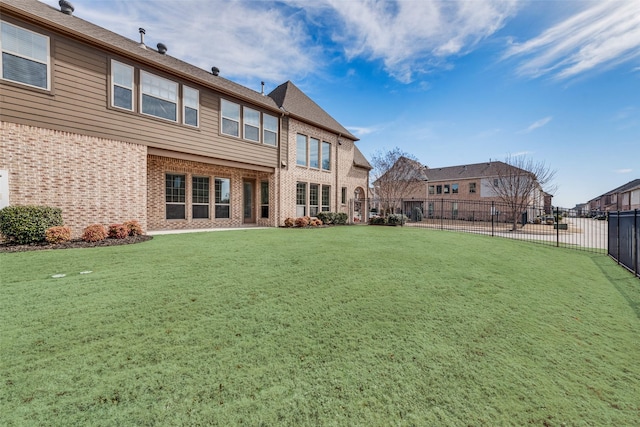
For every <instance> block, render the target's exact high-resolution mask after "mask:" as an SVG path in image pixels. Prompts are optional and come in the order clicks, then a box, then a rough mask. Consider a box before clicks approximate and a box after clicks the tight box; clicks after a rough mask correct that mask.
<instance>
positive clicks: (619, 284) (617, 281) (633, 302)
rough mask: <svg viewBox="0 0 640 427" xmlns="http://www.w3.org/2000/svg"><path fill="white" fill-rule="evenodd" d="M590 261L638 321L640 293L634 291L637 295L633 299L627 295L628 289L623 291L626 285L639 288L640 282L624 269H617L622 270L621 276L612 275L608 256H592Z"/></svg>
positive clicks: (639, 317) (639, 316) (639, 315)
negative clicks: (623, 300) (627, 305)
mask: <svg viewBox="0 0 640 427" xmlns="http://www.w3.org/2000/svg"><path fill="white" fill-rule="evenodd" d="M591 260H592V261H593V263H594V264H595V265H596V266H597V267H598V268H599V269H600V271H601V272H602V274H603V275H604V277H606V278H607V280H609V282H610V283H611V284H612V285H613V286H614V287H615V288H616V290H617V291H618V292H619V293H620V295H622V297H623V298H624V299H625V300H626V301H627V303H628V304H629V306H630V307H631V309H632V310H633V312H634V313H635V314H636V316H637V317H638V319H640V291H639V290H638V289H636V291H637V294H638V295H636V297H635V298H634V296H633V295H631V294H630V293H629V289H625V288H626V286H625V285H626V284H627V283H628V284H631V286H633V285H637V286H638V287H640V282H639V281H636V280H635V279H636V277H635V276H634V275H633V273H631V272H629V271H627V270H626V269H625V268H624V267H619V268H620V269H621V270H623V271H622V272H621V273H622V274H617V273H613V272H614V271H615V270H613V269H611V261H612V260H611V258H609V257H608V256H602V255H593V256H592V257H591ZM627 273H628V274H629V275H628V276H627V275H626V274H627Z"/></svg>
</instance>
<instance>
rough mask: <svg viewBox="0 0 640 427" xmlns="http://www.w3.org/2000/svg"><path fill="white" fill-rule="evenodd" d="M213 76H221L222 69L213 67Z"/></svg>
mask: <svg viewBox="0 0 640 427" xmlns="http://www.w3.org/2000/svg"><path fill="white" fill-rule="evenodd" d="M211 74H213V75H214V76H217V75H218V74H220V68H218V67H211Z"/></svg>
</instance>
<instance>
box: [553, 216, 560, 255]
mask: <svg viewBox="0 0 640 427" xmlns="http://www.w3.org/2000/svg"><path fill="white" fill-rule="evenodd" d="M551 212H553V210H551ZM554 219H555V220H556V248H559V247H560V207H558V206H556V217H555V218H554Z"/></svg>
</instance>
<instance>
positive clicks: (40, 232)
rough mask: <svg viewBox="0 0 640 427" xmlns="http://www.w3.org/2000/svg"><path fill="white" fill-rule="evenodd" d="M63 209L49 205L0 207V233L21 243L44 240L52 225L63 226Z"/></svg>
mask: <svg viewBox="0 0 640 427" xmlns="http://www.w3.org/2000/svg"><path fill="white" fill-rule="evenodd" d="M62 224H63V223H62V210H61V209H60V208H52V207H49V206H7V207H5V208H4V209H0V233H1V234H2V235H3V236H4V237H5V239H7V240H8V241H10V242H14V243H17V244H19V245H24V244H29V243H35V242H42V241H44V240H45V238H46V235H45V232H46V231H47V229H48V228H50V227H56V226H61V225H62Z"/></svg>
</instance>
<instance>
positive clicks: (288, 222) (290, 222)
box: [284, 218, 296, 227]
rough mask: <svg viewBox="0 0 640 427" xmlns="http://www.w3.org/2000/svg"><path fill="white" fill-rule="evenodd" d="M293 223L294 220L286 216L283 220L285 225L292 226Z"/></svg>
mask: <svg viewBox="0 0 640 427" xmlns="http://www.w3.org/2000/svg"><path fill="white" fill-rule="evenodd" d="M295 223H296V220H295V219H293V218H287V219H285V220H284V226H285V227H293V226H294V224H295Z"/></svg>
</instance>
